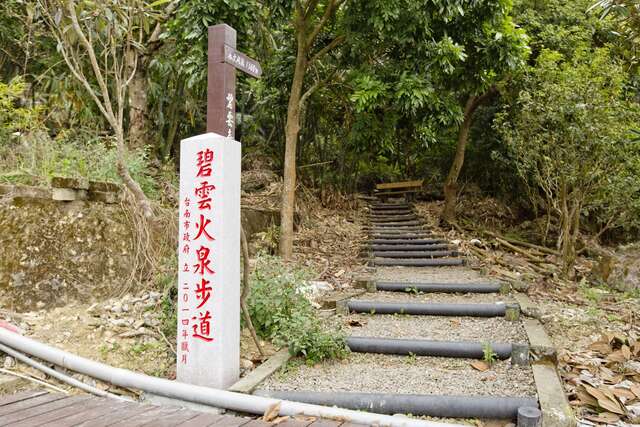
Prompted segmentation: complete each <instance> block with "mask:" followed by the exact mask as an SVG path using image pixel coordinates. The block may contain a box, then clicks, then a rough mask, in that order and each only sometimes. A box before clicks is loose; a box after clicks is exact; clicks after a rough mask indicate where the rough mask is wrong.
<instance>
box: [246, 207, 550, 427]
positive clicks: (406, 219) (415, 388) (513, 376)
mask: <svg viewBox="0 0 640 427" xmlns="http://www.w3.org/2000/svg"><path fill="white" fill-rule="evenodd" d="M367 218H368V220H369V225H368V226H367V227H366V229H365V231H367V232H368V235H369V237H368V240H367V241H366V242H365V243H364V246H363V255H364V256H365V257H367V263H368V265H369V266H370V269H371V270H373V271H375V273H372V274H371V276H370V277H368V278H366V279H365V280H361V281H359V282H358V285H359V286H360V287H362V288H363V289H364V290H365V291H366V292H364V293H362V294H360V295H357V296H355V297H351V298H349V299H347V300H343V301H338V303H337V312H338V313H339V314H341V315H342V319H343V321H345V323H346V325H348V327H347V333H348V335H349V336H348V338H347V344H348V345H349V347H350V349H351V351H352V354H351V355H350V356H349V358H348V359H347V360H346V361H342V362H326V363H323V364H321V365H319V366H315V367H309V366H299V367H297V368H295V369H292V370H291V371H288V372H287V373H285V374H282V375H280V376H275V377H273V378H270V379H269V380H267V382H266V383H265V384H264V385H263V386H262V389H261V390H259V391H257V393H258V394H263V395H269V396H273V397H280V398H291V399H295V400H300V401H304V402H309V403H318V404H328V405H336V406H341V407H345V408H350V409H363V410H369V411H376V412H380V413H386V414H395V413H402V414H411V415H412V416H429V417H439V418H451V419H457V420H459V419H462V418H500V419H504V420H511V421H514V422H515V421H516V420H517V419H518V414H519V412H520V417H519V419H520V421H519V423H518V425H519V426H520V427H529V426H531V427H533V426H535V425H536V424H535V421H536V417H537V420H538V421H539V418H540V411H539V410H538V400H537V395H536V388H535V383H534V380H533V374H532V371H531V368H530V366H529V365H528V361H529V349H528V340H527V334H526V332H525V330H524V328H523V325H522V324H521V323H520V321H519V306H518V304H517V303H516V302H515V300H514V299H512V298H511V296H510V295H509V294H508V293H506V292H507V290H508V289H507V288H506V287H505V286H504V285H503V284H501V283H497V282H492V281H487V280H486V279H484V278H482V277H481V276H480V275H479V274H478V273H477V272H475V271H473V270H471V269H469V268H468V267H466V266H465V265H464V258H463V257H462V256H461V254H459V253H458V252H457V251H456V250H455V247H454V245H452V244H451V243H450V242H448V241H447V240H446V239H444V238H442V237H440V236H434V235H433V233H431V232H430V231H429V230H427V229H426V228H425V225H424V223H423V221H422V220H421V219H420V218H419V216H418V215H417V214H416V213H415V212H414V211H413V209H412V207H411V206H410V205H409V204H407V203H379V202H375V203H372V204H371V206H370V207H369V210H368V217H367ZM383 220H384V221H383ZM409 224H410V226H411V227H412V229H411V232H409V231H407V230H406V229H405V227H406V226H408V225H409ZM414 227H415V228H414ZM372 267H373V268H372ZM478 359H480V360H487V361H492V363H491V366H489V365H487V369H486V370H484V369H477V368H474V366H472V363H474V362H473V361H474V360H475V361H476V362H478ZM479 366H481V365H479Z"/></svg>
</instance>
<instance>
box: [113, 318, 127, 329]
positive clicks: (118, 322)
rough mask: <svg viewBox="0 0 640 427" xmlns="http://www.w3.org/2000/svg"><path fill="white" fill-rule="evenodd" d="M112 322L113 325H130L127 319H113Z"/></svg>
mask: <svg viewBox="0 0 640 427" xmlns="http://www.w3.org/2000/svg"><path fill="white" fill-rule="evenodd" d="M111 324H112V325H113V326H120V327H126V326H129V322H127V321H126V320H125V319H112V320H111Z"/></svg>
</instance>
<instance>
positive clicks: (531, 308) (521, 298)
mask: <svg viewBox="0 0 640 427" xmlns="http://www.w3.org/2000/svg"><path fill="white" fill-rule="evenodd" d="M513 297H514V298H515V299H516V301H517V302H518V304H519V305H520V310H521V311H522V314H524V315H525V316H527V317H533V318H536V319H539V318H540V316H541V313H540V309H539V308H538V307H537V306H536V305H535V304H534V303H533V302H532V301H531V299H529V297H528V296H527V295H525V294H523V293H521V292H516V293H515V295H514V296H513Z"/></svg>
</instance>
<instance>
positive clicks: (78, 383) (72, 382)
mask: <svg viewBox="0 0 640 427" xmlns="http://www.w3.org/2000/svg"><path fill="white" fill-rule="evenodd" d="M0 351H2V352H4V353H7V354H8V355H9V356H11V357H13V358H14V359H17V360H19V361H21V362H22V363H25V364H27V365H29V366H31V367H32V368H36V369H38V370H40V371H42V372H44V373H45V374H47V375H49V376H50V377H53V378H57V379H59V380H60V381H62V382H65V383H67V384H69V385H72V386H74V387H77V388H79V389H80V390H84V391H86V392H87V393H91V394H95V395H96V396H100V397H110V398H112V399H118V400H124V401H127V402H131V401H132V399H129V398H127V397H124V396H118V395H117V394H113V393H109V392H108V391H105V390H100V389H99V388H96V387H93V386H90V385H89V384H85V383H83V382H82V381H80V380H77V379H75V378H73V377H71V376H69V375H66V374H63V373H62V372H58V371H56V370H55V369H51V368H50V367H48V366H46V365H43V364H42V363H40V362H36V361H35V360H33V359H31V358H30V357H28V356H27V355H25V354H23V353H20V352H19V351H16V350H14V349H12V348H11V347H7V346H6V345H4V344H0ZM63 391H64V390H63Z"/></svg>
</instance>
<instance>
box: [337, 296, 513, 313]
mask: <svg viewBox="0 0 640 427" xmlns="http://www.w3.org/2000/svg"><path fill="white" fill-rule="evenodd" d="M347 309H348V310H349V311H350V312H354V313H372V314H409V315H416V316H471V317H503V316H504V315H505V314H506V312H507V306H506V304H504V303H497V304H449V303H410V302H381V301H361V300H350V301H348V302H347Z"/></svg>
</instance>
